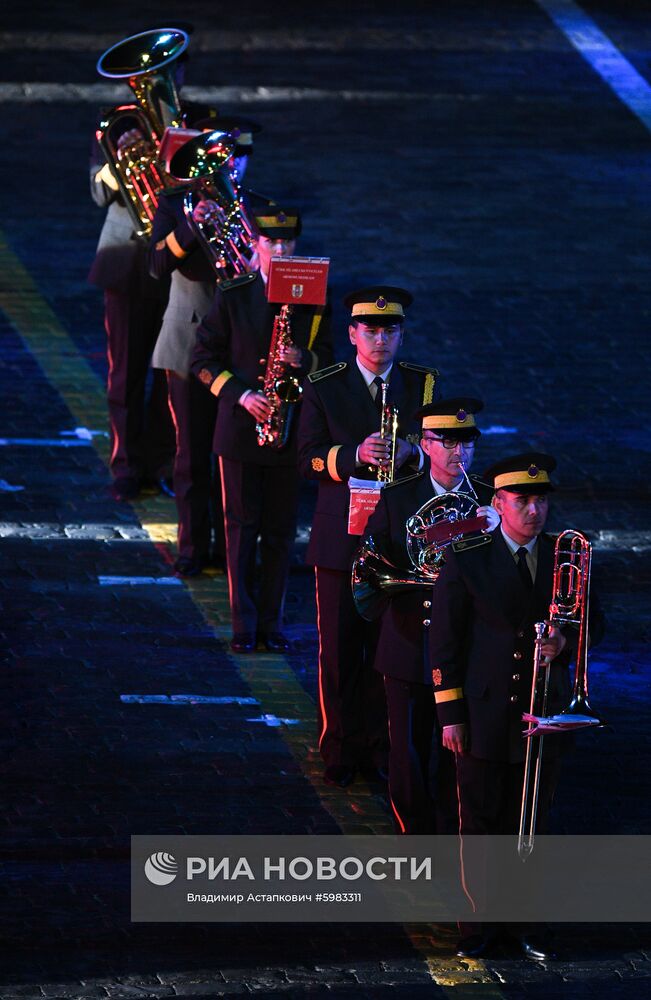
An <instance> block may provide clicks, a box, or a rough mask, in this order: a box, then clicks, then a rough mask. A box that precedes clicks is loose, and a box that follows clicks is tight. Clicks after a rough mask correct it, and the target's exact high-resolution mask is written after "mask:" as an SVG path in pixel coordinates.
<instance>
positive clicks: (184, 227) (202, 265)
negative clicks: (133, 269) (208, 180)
mask: <svg viewBox="0 0 651 1000" xmlns="http://www.w3.org/2000/svg"><path fill="white" fill-rule="evenodd" d="M188 190H189V188H188V186H187V185H185V184H182V185H179V186H178V187H174V188H167V189H166V190H165V191H161V194H160V198H159V201H158V208H157V209H156V214H155V216H154V222H153V226H152V233H151V240H150V243H149V270H150V272H151V274H152V275H153V277H154V278H164V277H166V276H167V275H168V274H171V273H172V271H175V270H178V271H180V272H181V274H182V275H183V276H184V277H185V278H187V279H188V280H189V281H208V282H213V283H215V272H214V270H213V268H212V266H211V264H210V261H209V260H208V257H207V255H206V253H205V251H204V250H203V248H202V246H201V244H200V242H199V240H198V239H197V236H196V234H195V231H194V229H193V227H192V226H191V225H190V223H189V222H188V220H187V218H186V215H185V212H184V210H183V200H184V197H185V195H186V193H187V191H188ZM170 233H173V234H174V237H175V239H176V242H177V243H178V245H179V248H180V249H181V250H183V251H185V253H186V254H187V256H185V257H177V256H176V255H175V254H174V253H173V252H172V251H171V250H170V248H169V246H168V244H167V243H166V242H165V237H166V236H168V235H169V234H170Z"/></svg>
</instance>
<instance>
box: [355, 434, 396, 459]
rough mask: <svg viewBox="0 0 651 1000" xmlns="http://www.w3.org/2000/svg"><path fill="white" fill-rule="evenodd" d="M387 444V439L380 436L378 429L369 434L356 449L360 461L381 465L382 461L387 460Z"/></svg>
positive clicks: (388, 443)
mask: <svg viewBox="0 0 651 1000" xmlns="http://www.w3.org/2000/svg"><path fill="white" fill-rule="evenodd" d="M389 445H390V442H389V441H387V440H386V439H385V438H382V437H380V432H379V431H375V432H374V433H373V434H369V436H368V437H367V438H364V440H363V441H362V443H361V444H360V446H359V448H358V449H357V455H358V457H359V460H360V462H361V463H362V464H363V465H381V464H382V463H383V462H386V461H388V459H389V450H390V449H389Z"/></svg>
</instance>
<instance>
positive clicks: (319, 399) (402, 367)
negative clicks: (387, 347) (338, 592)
mask: <svg viewBox="0 0 651 1000" xmlns="http://www.w3.org/2000/svg"><path fill="white" fill-rule="evenodd" d="M427 373H431V374H434V375H435V376H436V375H438V372H436V371H435V369H431V368H430V369H426V368H423V367H422V366H420V365H411V364H410V363H409V362H406V361H400V362H394V364H393V367H392V369H391V375H390V378H389V388H388V401H389V402H390V403H394V404H395V405H396V406H397V408H398V436H399V437H401V438H403V439H405V438H407V436H408V435H409V439H410V440H413V441H418V439H419V437H420V423H419V421H417V420H415V419H414V413H415V412H416V410H417V409H418V408H419V407H420V406H422V404H423V390H424V383H425V376H426V374H427ZM379 429H380V415H379V413H378V410H377V407H376V405H375V401H374V400H373V398H372V397H371V393H370V392H369V389H368V386H367V385H366V382H365V381H364V376H363V375H362V373H361V371H360V370H359V367H358V365H357V361H356V359H355V357H353V358H352V359H351V360H350V361H349V362H347V363H346V362H342V363H340V364H339V365H337V366H335V368H333V370H332V372H331V373H327V372H316V373H315V375H313V376H311V377H310V379H308V382H307V384H306V386H305V391H304V394H303V412H302V414H301V422H300V428H299V453H298V460H299V471H300V473H301V475H303V476H305V477H306V478H307V479H315V480H316V481H317V482H318V484H319V493H318V498H317V504H316V511H315V514H314V520H313V522H312V533H311V535H310V542H309V545H308V549H307V562H308V563H310V564H311V565H314V566H321V567H323V568H324V569H338V570H344V571H345V570H349V569H350V568H351V566H352V562H353V558H354V555H355V552H356V550H357V548H358V546H359V542H360V538H359V536H357V535H349V534H348V511H349V496H350V493H349V488H348V479H349V478H350V477H351V476H353V477H355V478H357V479H364V478H374V477H375V473H371V472H369V470H368V468H367V467H366V466H361V467H358V466H356V465H355V454H356V451H357V446H358V445H359V444H361V442H362V441H363V440H364V439H365V438H367V437H368V435H369V434H372V433H373V432H374V431H379ZM411 472H413V469H410V467H409V466H403V468H402V469H401V470H399V471H398V476H402V477H404V476H407V475H409V474H410V473H411Z"/></svg>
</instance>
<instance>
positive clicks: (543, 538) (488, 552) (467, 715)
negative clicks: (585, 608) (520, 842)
mask: <svg viewBox="0 0 651 1000" xmlns="http://www.w3.org/2000/svg"><path fill="white" fill-rule="evenodd" d="M555 467H556V462H555V460H554V459H553V458H552V457H551V456H550V455H544V454H539V453H537V452H531V453H527V454H522V455H516V456H514V457H512V458H508V459H504V460H503V461H501V462H498V463H496V464H494V465H493V466H492V467H491V468H490V469H489V470H487V472H486V474H485V478H486V480H487V481H489V482H490V483H492V485H493V487H494V489H495V497H494V500H493V503H494V506H495V508H496V510H497V511H498V513H499V514H500V516H501V524H500V526H499V527H498V528H495V529H494V530H493V531H492V533H491V538H492V542H491V544H488V545H482V546H478V547H476V548H469V549H467V550H464V551H459V552H453V553H450V555H449V557H448V559H447V561H446V564H445V566H444V567H443V569H442V571H441V575H440V577H439V579H438V580H437V582H436V584H435V585H434V587H433V589H432V608H431V620H432V623H433V625H432V628H431V629H429V634H428V642H429V656H430V667H431V670H432V683H433V688H434V699H435V703H436V710H437V714H438V718H439V723H440V725H441V726H442V730H443V736H442V738H443V745H444V746H445V747H447V748H448V749H449V750H451V751H452V752H454V754H455V755H456V764H457V781H458V792H459V832H460V835H461V836H462V837H464V836H466V835H469V834H513V833H517V830H518V826H519V820H520V806H521V799H522V789H523V775H524V757H525V751H526V745H525V740H524V739H523V735H522V734H523V729H524V728H525V724H524V723H523V722H522V714H523V712H527V711H528V710H529V700H530V690H531V687H532V674H533V655H534V638H535V633H534V623H535V622H538V621H544V620H545V619H546V618H547V617H548V614H549V605H550V601H551V597H552V590H553V575H554V573H553V569H554V541H555V540H554V538H553V537H552V536H550V535H548V534H545V533H544V531H543V529H544V526H545V522H546V520H547V514H548V510H549V494H550V492H552V491H553V489H554V487H553V485H552V483H551V480H550V473H551V472H552V471H553V469H554V468H555ZM593 611H594V612H595V614H594V615H593V616H592V618H591V629H590V634H591V638H592V640H593V642H596V641H597V640H598V639H599V638H600V637H601V633H602V630H603V623H602V620H601V617H600V615H599V613H598V611H597V608H596V606H595V603H594V601H593ZM575 647H576V632H575V630H574V629H572V628H571V627H564V628H562V629H558V628H552V629H551V630H550V632H549V635H548V636H547V637H546V638H545V640H544V644H543V646H542V655H543V657H545V658H546V659H547V660H548V661H550V662H551V663H552V667H551V672H550V683H549V700H548V709H547V714H549V715H552V714H554V713H556V712H558V711H561V710H562V709H563V708H564V707H566V706H567V705H568V704H569V701H570V696H571V687H570V683H569V676H568V670H567V666H568V663H569V660H570V652H571V651H574V650H575ZM566 740H567V736H554V737H550V736H546V737H545V756H544V761H543V765H542V774H541V785H540V798H539V812H538V820H539V821H538V826H537V830H538V831H539V832H545V830H546V828H547V824H548V821H549V811H550V806H551V802H552V798H553V794H554V789H555V786H556V783H557V778H558V774H559V770H560V755H561V752H562V749H563V747H564V744H563V741H566ZM565 745H566V744H565ZM464 843H465V842H464ZM479 843H481V841H479ZM473 844H477V839H476V838H473ZM463 856H464V865H463V877H464V887H465V888H466V891H467V893H468V895H469V896H470V898H471V900H472V903H473V910H474V911H475V914H476V917H475V921H476V922H473V923H466V924H460V931H461V940H460V942H459V946H458V951H457V954H458V955H460V956H464V957H478V956H480V955H482V954H485V953H486V951H487V950H488V949H489V948H490V947H491V945H492V943H493V942H494V940H495V930H494V929H493V931H492V932H491V933H489V931H488V927H489V926H490V925H484V926H482V924H481V923H480V920H481V912H482V907H483V906H484V905H485V901H486V899H487V898H488V899H490V894H491V892H492V891H494V890H492V889H491V888H490V885H489V883H490V878H491V872H490V871H489V870H487V865H486V855H485V853H484V852H482V850H481V848H480V847H479V848H477V849H476V850H475V849H474V848H473V850H472V851H471V850H470V848H469V849H468V851H466V850H465V848H464V855H463ZM517 864H519V866H520V870H522V865H521V863H520V862H519V859H517ZM492 874H493V877H495V873H492ZM487 894H488V896H487ZM518 943H519V945H520V947H521V950H522V952H523V954H524V955H525V956H526V957H528V958H533V959H539V960H543V959H545V958H549V957H553V952H552V949H551V946H550V943H549V941H548V940H547V939H546V938H545V937H544V936H543V935H538V934H536V933H534V932H532V931H531V929H530V928H528V927H525V928H521V929H520V932H519V933H518Z"/></svg>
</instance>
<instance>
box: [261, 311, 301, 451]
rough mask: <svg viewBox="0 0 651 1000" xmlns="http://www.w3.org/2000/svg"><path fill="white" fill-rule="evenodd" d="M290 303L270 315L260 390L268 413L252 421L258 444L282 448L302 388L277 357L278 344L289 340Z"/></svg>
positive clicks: (287, 435)
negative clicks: (272, 318) (273, 316)
mask: <svg viewBox="0 0 651 1000" xmlns="http://www.w3.org/2000/svg"><path fill="white" fill-rule="evenodd" d="M292 308H293V307H292V306H290V305H285V306H283V307H282V308H281V310H280V312H279V313H278V315H277V316H276V318H275V319H274V327H273V332H272V334H271V344H270V345H269V356H268V358H267V367H266V370H265V374H264V379H263V381H264V385H263V387H262V391H263V393H264V394H265V396H266V397H267V399H268V400H269V403H270V405H271V413H270V414H269V416H268V417H267V419H266V420H264V421H260V422H259V423H257V424H256V425H255V429H256V433H257V435H258V444H259V445H260V447H264V445H267V446H268V447H269V448H276V449H280V448H284V447H285V445H286V444H287V441H288V440H289V432H290V430H291V425H292V419H293V416H294V413H295V408H296V403H298V401H299V400H300V398H301V393H302V392H303V388H302V386H301V384H300V382H299V380H298V379H297V378H296V376H295V375H290V373H289V370H288V368H287V365H286V364H285V362H284V361H282V360H281V358H280V348H281V347H289V346H290V345H291V343H292V336H291V322H290V317H291V314H292ZM261 378H262V376H261Z"/></svg>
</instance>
